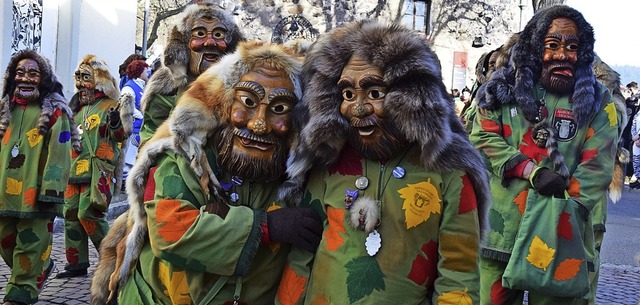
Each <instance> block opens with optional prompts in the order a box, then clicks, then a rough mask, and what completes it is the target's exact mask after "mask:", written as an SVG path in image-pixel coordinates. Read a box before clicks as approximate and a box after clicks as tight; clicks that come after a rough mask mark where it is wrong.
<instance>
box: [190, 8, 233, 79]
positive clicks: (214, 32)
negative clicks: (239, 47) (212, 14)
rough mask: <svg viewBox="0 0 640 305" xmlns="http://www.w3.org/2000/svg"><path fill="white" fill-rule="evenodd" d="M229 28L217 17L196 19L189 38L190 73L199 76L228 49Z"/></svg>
mask: <svg viewBox="0 0 640 305" xmlns="http://www.w3.org/2000/svg"><path fill="white" fill-rule="evenodd" d="M227 31H228V30H227V28H226V27H225V25H224V24H223V23H222V22H220V20H218V19H217V18H207V17H202V18H198V19H196V20H195V22H194V24H193V27H192V28H191V38H190V39H189V50H190V51H189V73H190V74H191V75H193V76H198V75H200V74H202V72H204V70H206V69H207V68H208V67H209V66H211V65H212V64H214V63H216V62H217V61H218V60H220V57H222V55H224V54H225V53H226V51H227V43H226V41H225V38H226V35H227Z"/></svg>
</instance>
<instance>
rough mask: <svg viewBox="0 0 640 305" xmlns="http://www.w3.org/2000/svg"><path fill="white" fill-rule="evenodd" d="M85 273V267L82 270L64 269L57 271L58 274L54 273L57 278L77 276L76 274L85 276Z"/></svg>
mask: <svg viewBox="0 0 640 305" xmlns="http://www.w3.org/2000/svg"><path fill="white" fill-rule="evenodd" d="M85 275H87V269H82V270H65V271H63V272H60V273H58V275H56V278H57V279H64V278H68V277H78V276H85Z"/></svg>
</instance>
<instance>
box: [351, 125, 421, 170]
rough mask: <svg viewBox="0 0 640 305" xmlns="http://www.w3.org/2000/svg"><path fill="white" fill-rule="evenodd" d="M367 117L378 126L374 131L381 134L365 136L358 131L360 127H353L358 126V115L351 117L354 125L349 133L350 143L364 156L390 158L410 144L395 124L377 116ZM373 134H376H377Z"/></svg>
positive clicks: (377, 158)
mask: <svg viewBox="0 0 640 305" xmlns="http://www.w3.org/2000/svg"><path fill="white" fill-rule="evenodd" d="M365 119H366V120H367V121H370V122H373V123H374V126H376V131H375V132H374V133H379V135H377V136H376V137H373V138H363V137H362V136H361V135H360V134H359V133H358V129H357V128H355V127H353V126H354V125H355V126H358V123H357V122H354V120H355V121H357V120H360V119H358V118H356V117H353V118H351V121H352V122H351V126H352V127H350V128H349V134H348V141H349V144H351V146H352V147H353V148H354V149H355V150H356V151H357V152H358V153H359V154H360V155H362V156H363V157H365V158H367V159H371V160H389V159H391V158H393V157H394V156H395V155H396V154H398V153H399V152H400V151H402V150H404V149H405V148H406V147H407V146H408V144H409V143H408V141H407V140H406V138H405V137H404V136H403V135H402V133H401V132H400V130H398V128H396V127H395V125H394V124H390V123H387V122H385V121H384V120H381V119H378V118H377V117H368V118H365ZM371 136H375V134H372V135H371ZM371 136H370V137H371Z"/></svg>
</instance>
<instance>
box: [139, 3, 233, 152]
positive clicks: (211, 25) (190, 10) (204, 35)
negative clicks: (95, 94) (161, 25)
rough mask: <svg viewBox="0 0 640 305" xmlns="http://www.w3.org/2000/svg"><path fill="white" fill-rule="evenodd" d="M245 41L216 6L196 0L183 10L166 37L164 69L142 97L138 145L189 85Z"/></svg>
mask: <svg viewBox="0 0 640 305" xmlns="http://www.w3.org/2000/svg"><path fill="white" fill-rule="evenodd" d="M244 40H245V39H244V36H243V35H242V33H241V32H240V29H239V28H238V26H237V25H236V23H235V21H234V19H233V16H232V15H231V14H229V13H228V12H226V11H224V10H223V9H222V8H220V7H219V6H218V5H217V4H215V3H213V2H210V1H199V2H198V3H197V4H192V5H189V6H187V7H186V8H185V9H184V11H183V12H182V13H181V14H180V15H179V16H178V17H177V21H176V24H175V25H174V26H173V27H172V29H171V33H170V34H169V36H168V38H167V47H166V48H165V50H164V53H163V55H162V56H163V60H162V63H163V65H164V66H163V67H162V68H160V69H159V70H158V71H155V72H154V74H153V77H152V78H151V79H150V80H149V82H148V83H147V86H146V89H145V94H144V96H143V98H142V102H141V107H142V113H143V114H144V120H143V123H142V128H141V130H140V141H141V145H144V143H146V142H147V141H148V140H149V139H150V138H151V137H152V136H153V134H154V133H155V132H156V129H157V128H158V126H160V125H161V124H162V122H164V121H165V120H166V119H167V117H169V113H171V110H173V107H175V104H176V100H177V99H178V98H179V96H180V95H182V93H183V92H184V91H185V90H186V89H187V88H188V86H189V84H191V82H193V81H194V80H195V79H196V78H197V77H198V76H199V75H200V74H201V73H202V72H204V71H205V70H206V69H207V68H208V67H209V66H211V65H213V64H214V63H216V62H217V61H218V60H219V59H220V58H221V57H222V56H224V55H225V54H227V53H229V52H234V51H235V49H236V47H237V45H238V43H239V42H240V41H244Z"/></svg>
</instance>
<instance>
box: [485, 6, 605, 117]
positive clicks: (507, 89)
mask: <svg viewBox="0 0 640 305" xmlns="http://www.w3.org/2000/svg"><path fill="white" fill-rule="evenodd" d="M560 17H566V18H569V19H571V20H573V21H574V22H575V23H576V25H577V26H578V31H579V33H578V38H579V40H580V45H579V47H578V61H577V63H576V65H575V67H576V68H575V72H574V75H575V80H576V81H575V86H574V90H573V96H572V97H571V99H572V101H573V104H574V105H573V112H574V115H575V117H576V121H577V122H578V126H582V125H583V124H585V123H586V120H587V118H588V116H589V115H590V114H591V113H593V112H594V111H598V110H599V109H600V107H602V105H600V104H599V101H597V100H596V96H598V95H599V92H598V87H597V85H596V79H595V77H594V76H593V72H592V64H593V60H594V56H595V54H594V52H593V45H594V41H595V40H594V35H593V28H592V27H591V25H590V24H589V23H587V21H586V20H585V19H584V17H583V16H582V14H581V13H580V12H578V11H577V10H575V9H573V8H571V7H569V6H565V5H556V6H551V7H548V8H545V9H543V10H540V11H538V12H537V13H536V14H535V15H534V16H533V17H532V18H531V20H530V21H529V23H527V25H526V26H525V28H524V30H523V31H522V32H520V35H519V37H518V40H517V42H516V44H515V45H514V47H513V49H512V54H511V60H510V62H509V64H508V65H507V66H506V67H503V68H501V69H498V70H497V71H496V72H494V73H493V74H492V75H491V79H490V80H489V81H488V82H487V83H486V84H485V85H484V86H482V87H481V88H480V90H479V93H478V99H479V103H478V105H479V106H480V107H482V108H486V109H497V108H499V107H500V106H501V105H502V104H507V103H512V102H513V101H515V103H517V104H518V106H520V108H521V109H522V112H523V114H524V116H525V117H526V118H527V120H528V121H530V122H532V123H536V122H537V121H538V118H537V114H538V105H537V102H536V100H535V98H534V96H533V89H534V85H535V84H536V83H537V82H538V80H539V79H540V73H541V71H542V54H543V53H544V39H545V36H546V33H547V30H548V29H549V26H550V25H551V22H552V21H553V20H554V19H556V18H560Z"/></svg>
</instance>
